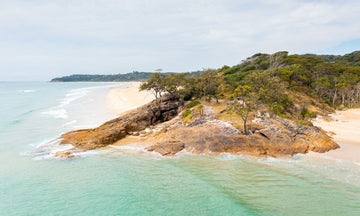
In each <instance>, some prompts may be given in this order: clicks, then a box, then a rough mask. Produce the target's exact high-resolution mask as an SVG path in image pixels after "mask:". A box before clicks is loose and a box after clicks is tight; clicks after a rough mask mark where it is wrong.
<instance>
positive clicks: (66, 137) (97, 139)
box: [61, 95, 184, 150]
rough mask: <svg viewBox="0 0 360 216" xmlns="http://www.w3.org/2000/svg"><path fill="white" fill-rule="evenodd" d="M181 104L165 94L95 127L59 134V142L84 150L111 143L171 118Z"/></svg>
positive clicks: (177, 99)
mask: <svg viewBox="0 0 360 216" xmlns="http://www.w3.org/2000/svg"><path fill="white" fill-rule="evenodd" d="M183 105H184V102H183V101H182V100H180V99H179V98H178V97H175V96H171V95H167V96H165V97H162V98H161V100H160V99H158V100H154V101H152V102H151V103H149V104H146V105H144V106H141V107H139V108H137V109H136V110H133V111H131V112H129V113H127V114H125V115H123V116H120V117H118V118H116V119H113V120H111V121H108V122H106V123H104V124H102V125H101V126H99V127H97V128H94V129H84V130H76V131H71V132H68V133H65V134H63V135H62V136H61V138H62V141H61V144H72V145H73V146H75V147H77V148H81V149H86V150H89V149H95V148H99V147H104V146H107V145H111V144H113V143H114V142H116V141H118V140H120V139H122V138H124V137H125V136H126V135H127V134H129V133H130V132H135V133H134V135H138V132H139V131H142V130H144V129H145V128H146V127H148V126H150V125H154V124H157V123H161V122H164V121H168V120H170V119H172V118H173V117H174V116H176V115H177V114H178V110H179V107H181V106H183Z"/></svg>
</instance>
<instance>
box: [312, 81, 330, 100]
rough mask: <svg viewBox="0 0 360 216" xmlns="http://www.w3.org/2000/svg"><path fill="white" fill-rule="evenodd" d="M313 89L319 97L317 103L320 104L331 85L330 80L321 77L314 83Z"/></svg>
mask: <svg viewBox="0 0 360 216" xmlns="http://www.w3.org/2000/svg"><path fill="white" fill-rule="evenodd" d="M312 87H313V88H314V91H315V93H316V94H317V95H318V97H317V103H319V102H320V99H321V98H322V96H323V95H324V94H325V93H326V92H327V91H328V89H329V88H330V87H331V85H330V82H329V80H328V78H326V77H319V78H317V79H315V81H314V82H313V83H312Z"/></svg>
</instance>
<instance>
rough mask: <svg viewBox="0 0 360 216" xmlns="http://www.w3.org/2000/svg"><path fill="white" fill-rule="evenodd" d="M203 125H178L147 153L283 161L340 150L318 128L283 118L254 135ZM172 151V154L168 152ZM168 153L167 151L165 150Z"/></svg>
mask: <svg viewBox="0 0 360 216" xmlns="http://www.w3.org/2000/svg"><path fill="white" fill-rule="evenodd" d="M197 122H203V123H200V124H196V125H195V126H192V124H188V125H187V126H186V125H184V124H177V125H176V126H175V127H172V128H170V129H168V130H167V132H166V134H165V135H163V136H162V137H161V138H159V141H158V143H157V144H156V145H152V146H150V147H149V148H148V150H151V151H156V152H159V153H160V154H162V155H164V153H165V154H169V153H168V152H171V155H175V154H176V150H178V151H181V150H182V149H183V148H185V149H186V151H188V152H192V153H196V154H210V155H216V154H219V153H223V152H226V153H232V154H247V155H254V156H272V157H284V156H292V155H294V154H297V153H307V152H308V151H316V152H325V151H329V150H331V149H336V148H339V146H338V145H337V144H336V143H335V142H334V141H333V140H332V139H331V138H330V137H329V136H327V135H326V133H325V132H324V131H322V130H320V129H319V128H316V127H312V126H311V127H310V126H303V125H299V124H297V123H295V122H293V121H290V120H285V119H282V118H279V117H278V118H276V119H266V120H264V121H263V122H262V123H264V124H265V125H266V128H265V129H261V130H257V131H254V133H253V134H250V135H244V134H241V133H240V131H238V130H237V129H236V128H234V127H233V126H232V125H231V124H229V123H226V122H223V121H219V120H214V119H213V120H207V121H199V120H197ZM169 140H180V141H181V143H182V144H183V145H184V147H183V148H178V149H177V148H171V146H169ZM181 147H182V146H181ZM169 148H171V151H170V150H169ZM164 149H167V150H164Z"/></svg>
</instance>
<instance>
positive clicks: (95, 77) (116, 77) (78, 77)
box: [51, 71, 153, 82]
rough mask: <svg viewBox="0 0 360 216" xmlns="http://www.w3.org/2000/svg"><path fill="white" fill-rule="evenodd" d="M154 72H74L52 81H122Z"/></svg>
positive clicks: (136, 78) (133, 79)
mask: <svg viewBox="0 0 360 216" xmlns="http://www.w3.org/2000/svg"><path fill="white" fill-rule="evenodd" d="M151 74H153V73H152V72H137V71H134V72H132V73H127V74H111V75H100V74H74V75H70V76H64V77H58V78H54V79H52V80H51V82H121V81H139V80H146V79H149V78H150V76H151Z"/></svg>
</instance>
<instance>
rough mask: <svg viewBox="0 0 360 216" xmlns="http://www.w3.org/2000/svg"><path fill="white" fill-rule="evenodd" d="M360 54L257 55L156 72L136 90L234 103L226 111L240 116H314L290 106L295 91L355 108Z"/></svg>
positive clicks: (358, 96)
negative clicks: (197, 70) (216, 65)
mask: <svg viewBox="0 0 360 216" xmlns="http://www.w3.org/2000/svg"><path fill="white" fill-rule="evenodd" d="M359 62H360V52H353V53H350V54H347V55H344V56H316V55H288V52H285V51H283V52H277V53H274V54H272V55H270V54H262V53H258V54H255V55H253V56H251V57H249V58H247V59H246V60H244V61H243V62H242V63H241V64H238V65H235V66H232V67H229V66H226V65H225V66H223V67H222V68H220V69H217V70H215V69H206V70H204V72H202V73H201V74H200V76H193V75H191V74H188V73H180V74H161V73H154V74H152V76H151V77H150V79H149V80H148V81H146V82H144V83H143V84H142V85H141V87H140V90H151V91H153V92H154V95H155V96H156V97H157V98H158V97H160V96H161V95H162V94H164V93H169V94H177V95H179V96H182V97H184V99H197V98H202V97H206V98H207V99H209V100H210V99H211V98H215V99H216V100H218V99H226V100H232V101H235V102H234V103H233V104H232V105H231V106H229V110H230V111H232V112H235V113H238V114H239V115H240V116H242V117H243V120H244V128H245V127H246V118H247V116H248V114H249V112H250V111H252V110H258V108H259V107H265V108H266V109H269V110H272V111H273V113H275V114H277V115H282V116H286V117H288V118H295V119H299V118H300V119H301V118H302V119H304V118H305V117H314V116H315V114H314V113H311V112H309V111H308V110H307V107H306V106H303V105H301V107H299V104H294V101H293V100H292V99H291V98H294V95H306V96H307V97H309V98H316V100H315V101H316V102H314V103H315V105H317V106H318V107H321V106H322V107H323V105H324V104H325V103H327V104H328V105H330V106H333V107H339V106H346V107H353V106H357V105H359V103H360V82H359V81H360V66H359Z"/></svg>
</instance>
